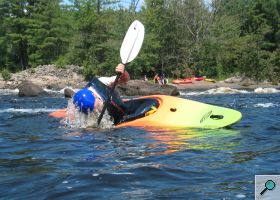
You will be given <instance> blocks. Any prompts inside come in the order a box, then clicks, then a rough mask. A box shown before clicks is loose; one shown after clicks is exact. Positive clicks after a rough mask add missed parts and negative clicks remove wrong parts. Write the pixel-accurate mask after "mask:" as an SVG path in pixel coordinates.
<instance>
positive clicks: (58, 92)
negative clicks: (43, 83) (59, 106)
mask: <svg viewBox="0 0 280 200" xmlns="http://www.w3.org/2000/svg"><path fill="white" fill-rule="evenodd" d="M67 88H69V89H71V90H73V91H76V90H77V89H73V88H72V87H65V88H63V89H61V90H51V89H48V88H44V90H45V91H46V92H47V93H53V94H64V90H65V89H67Z"/></svg>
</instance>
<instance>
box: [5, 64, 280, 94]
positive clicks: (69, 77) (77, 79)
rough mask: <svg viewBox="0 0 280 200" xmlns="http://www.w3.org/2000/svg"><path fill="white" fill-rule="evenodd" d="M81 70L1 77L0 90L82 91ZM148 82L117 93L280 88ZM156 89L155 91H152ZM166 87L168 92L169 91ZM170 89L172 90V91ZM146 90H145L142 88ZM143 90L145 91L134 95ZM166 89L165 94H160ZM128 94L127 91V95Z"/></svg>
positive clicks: (242, 82)
mask: <svg viewBox="0 0 280 200" xmlns="http://www.w3.org/2000/svg"><path fill="white" fill-rule="evenodd" d="M82 69H83V68H82V67H79V66H74V65H70V66H65V68H57V67H56V66H55V65H41V66H38V67H37V68H32V69H27V70H24V71H21V72H18V73H13V74H11V78H10V79H9V80H8V81H4V80H3V78H2V77H1V76H0V89H17V88H19V87H20V85H22V83H23V84H25V83H26V81H29V82H32V83H33V84H35V85H37V86H38V87H40V88H46V89H49V90H62V89H65V88H73V89H79V88H83V87H84V86H85V85H86V84H87V81H86V80H85V78H84V75H83V73H82V72H83V70H82ZM149 80H150V81H147V82H145V81H144V80H130V81H129V82H128V86H129V88H127V87H124V86H119V87H118V89H119V90H120V91H122V90H124V91H125V92H126V93H125V94H126V95H128V96H134V95H135V96H136V95H150V94H159V93H162V94H169V95H178V92H177V91H174V89H172V88H176V89H178V90H180V91H190V92H191V91H206V90H210V89H218V88H221V89H222V90H223V91H225V92H227V91H228V92H230V91H231V90H232V89H238V90H255V89H257V88H275V89H278V90H279V89H280V85H279V84H278V85H273V84H272V83H271V82H259V81H254V80H252V79H251V78H248V77H232V78H228V79H226V80H222V81H216V82H215V83H213V82H207V81H193V83H190V84H171V83H170V82H171V80H169V84H168V85H162V86H161V85H158V84H154V83H152V81H151V80H152V78H149ZM155 86H156V87H155ZM168 86H169V88H168ZM171 86H172V87H171ZM145 87H146V88H145ZM143 88H144V89H145V90H144V91H140V92H139V91H138V92H137V91H136V90H141V89H143ZM163 89H165V91H162V90H163ZM128 90H130V91H128Z"/></svg>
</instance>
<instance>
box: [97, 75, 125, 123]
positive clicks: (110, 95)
mask: <svg viewBox="0 0 280 200" xmlns="http://www.w3.org/2000/svg"><path fill="white" fill-rule="evenodd" d="M121 75H122V74H121V73H117V77H116V79H115V82H114V84H113V86H112V88H111V90H110V94H109V96H108V98H107V99H106V101H105V104H104V106H103V108H102V111H101V113H100V115H99V117H98V120H97V124H98V125H99V124H100V122H101V120H102V118H103V115H104V113H105V110H106V108H107V107H108V105H109V103H110V101H111V98H112V95H113V93H114V90H115V87H116V85H117V83H118V80H119V78H120V76H121Z"/></svg>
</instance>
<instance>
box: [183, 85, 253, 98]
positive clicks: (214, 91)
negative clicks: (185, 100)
mask: <svg viewBox="0 0 280 200" xmlns="http://www.w3.org/2000/svg"><path fill="white" fill-rule="evenodd" d="M237 93H239V94H246V93H250V92H249V91H246V90H237V89H232V88H229V87H219V88H215V89H210V90H207V91H200V92H182V91H180V94H181V95H187V96H193V95H195V96H197V95H203V94H237Z"/></svg>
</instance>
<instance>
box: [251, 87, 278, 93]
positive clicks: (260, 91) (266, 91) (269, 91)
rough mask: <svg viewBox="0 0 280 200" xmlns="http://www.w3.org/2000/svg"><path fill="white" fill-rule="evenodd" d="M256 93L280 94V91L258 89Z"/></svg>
mask: <svg viewBox="0 0 280 200" xmlns="http://www.w3.org/2000/svg"><path fill="white" fill-rule="evenodd" d="M254 92H255V93H278V92H280V90H277V89H276V88H257V89H255V90H254Z"/></svg>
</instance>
